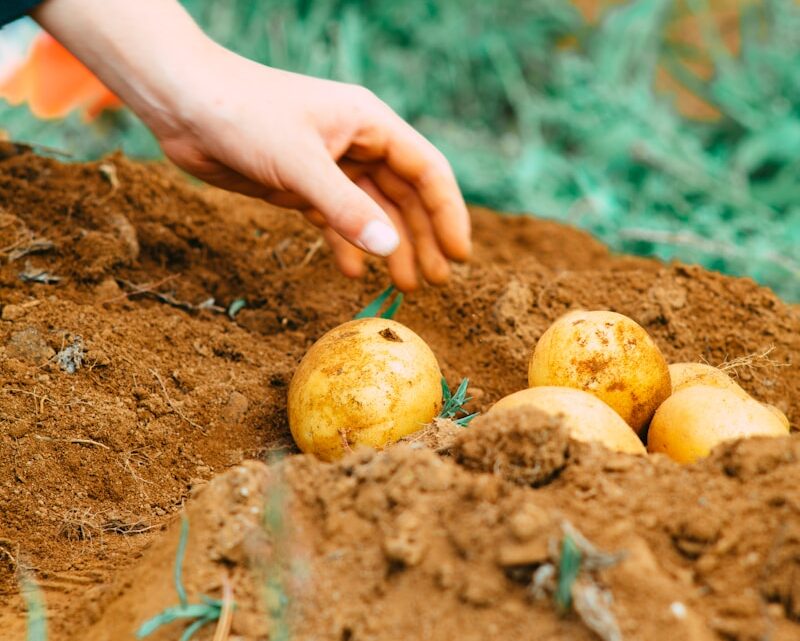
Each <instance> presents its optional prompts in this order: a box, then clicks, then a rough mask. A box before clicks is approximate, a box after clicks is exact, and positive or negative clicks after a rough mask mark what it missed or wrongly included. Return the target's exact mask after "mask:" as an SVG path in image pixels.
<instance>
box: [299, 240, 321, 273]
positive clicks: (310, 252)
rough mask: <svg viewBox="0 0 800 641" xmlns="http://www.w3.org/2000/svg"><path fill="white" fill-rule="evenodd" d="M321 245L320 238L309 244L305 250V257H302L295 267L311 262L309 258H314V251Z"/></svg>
mask: <svg viewBox="0 0 800 641" xmlns="http://www.w3.org/2000/svg"><path fill="white" fill-rule="evenodd" d="M322 245H323V240H322V238H317V240H315V241H314V243H313V244H312V245H311V247H309V248H308V251H307V252H306V255H305V257H304V258H303V260H301V261H300V263H299V264H298V265H297V267H298V268H300V267H305V266H306V265H308V264H309V263H310V262H311V259H312V258H314V256H315V255H316V253H317V252H318V251H319V250H320V248H321V247H322Z"/></svg>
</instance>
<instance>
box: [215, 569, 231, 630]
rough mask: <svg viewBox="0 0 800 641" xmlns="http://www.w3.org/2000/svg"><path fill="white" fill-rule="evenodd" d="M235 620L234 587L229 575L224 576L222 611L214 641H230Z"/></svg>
mask: <svg viewBox="0 0 800 641" xmlns="http://www.w3.org/2000/svg"><path fill="white" fill-rule="evenodd" d="M232 620H233V585H232V584H231V580H230V578H229V577H228V575H227V574H223V575H222V609H221V610H220V613H219V620H218V621H217V628H216V630H215V631H214V638H213V639H212V641H228V636H229V635H230V631H231V621H232Z"/></svg>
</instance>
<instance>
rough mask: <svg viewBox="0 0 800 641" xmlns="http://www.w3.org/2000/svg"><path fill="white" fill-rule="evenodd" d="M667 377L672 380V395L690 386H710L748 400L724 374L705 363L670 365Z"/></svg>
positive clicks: (745, 394) (734, 382)
mask: <svg viewBox="0 0 800 641" xmlns="http://www.w3.org/2000/svg"><path fill="white" fill-rule="evenodd" d="M669 376H670V379H671V380H672V393H673V394H674V393H675V392H677V391H679V390H682V389H685V388H687V387H691V386H692V385H710V386H711V387H719V388H720V389H729V390H731V391H732V392H734V393H735V394H736V395H737V396H741V397H742V398H750V395H749V394H748V393H747V392H745V391H744V390H743V389H742V388H741V387H739V385H738V384H737V383H736V381H734V380H733V379H732V378H731V377H730V376H728V375H727V374H726V373H725V372H723V371H722V370H721V369H718V368H716V367H713V366H711V365H706V364H705V363H672V364H671V365H670V366H669Z"/></svg>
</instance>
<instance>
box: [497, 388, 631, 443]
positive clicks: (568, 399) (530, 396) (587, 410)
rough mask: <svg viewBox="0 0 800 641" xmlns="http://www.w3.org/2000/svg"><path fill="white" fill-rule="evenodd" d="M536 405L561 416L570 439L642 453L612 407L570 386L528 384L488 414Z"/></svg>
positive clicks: (499, 402)
mask: <svg viewBox="0 0 800 641" xmlns="http://www.w3.org/2000/svg"><path fill="white" fill-rule="evenodd" d="M522 406H528V407H535V408H536V409H538V410H541V411H542V412H544V413H545V414H548V415H550V416H560V417H561V420H563V421H564V425H565V426H566V428H567V429H568V430H569V434H570V436H571V437H572V438H574V439H575V440H578V441H597V442H598V443H602V444H603V445H605V446H606V447H607V448H609V449H611V450H616V451H617V452H627V453H629V454H645V453H646V450H645V447H644V445H643V444H642V442H641V441H640V440H639V437H638V436H636V434H634V433H633V431H632V430H631V428H630V427H629V426H628V424H627V423H626V422H625V421H623V420H622V418H620V416H619V414H617V413H616V412H615V411H614V410H613V409H611V408H610V407H609V406H608V405H606V404H605V403H604V402H603V401H601V400H600V399H599V398H597V397H596V396H592V395H591V394H588V393H587V392H582V391H581V390H578V389H575V388H572V387H549V386H543V387H530V388H528V389H524V390H522V391H520V392H515V393H514V394H510V395H508V396H506V397H505V398H501V399H500V400H499V401H497V403H495V404H494V405H493V406H492V409H491V410H490V413H491V412H493V411H495V410H497V409H503V408H512V407H522Z"/></svg>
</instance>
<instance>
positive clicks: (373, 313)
mask: <svg viewBox="0 0 800 641" xmlns="http://www.w3.org/2000/svg"><path fill="white" fill-rule="evenodd" d="M395 293H396V296H395V298H394V300H393V301H392V302H391V304H390V305H389V307H388V308H387V309H386V311H385V312H383V313H382V314H381V313H380V309H381V307H383V305H384V303H386V302H387V301H388V300H389V297H390V296H392V294H395ZM402 302H403V294H402V292H396V291H395V287H394V285H389V287H387V288H386V289H384V290H383V291H382V292H381V293H380V294H379V295H378V297H377V298H376V299H375V300H373V301H372V302H371V303H370V304H369V305H367V306H366V307H365V308H364V309H362V310H361V311H360V312H358V314H356V315H355V316H354V318H388V319H390V318H394V315H395V314H396V313H397V310H398V309H400V305H401V304H402Z"/></svg>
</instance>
